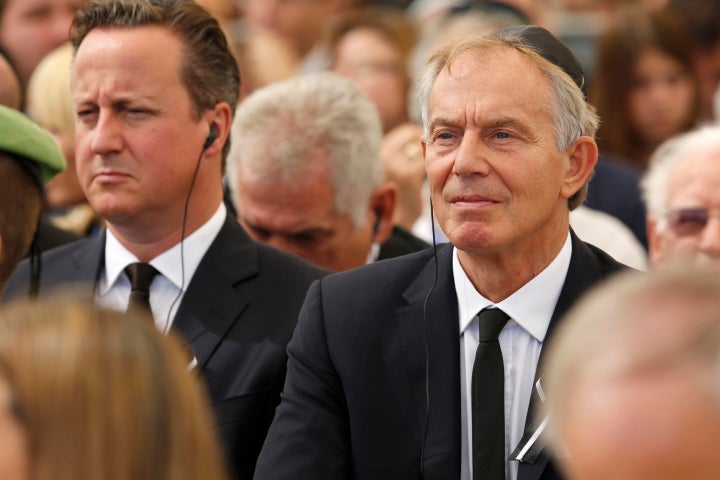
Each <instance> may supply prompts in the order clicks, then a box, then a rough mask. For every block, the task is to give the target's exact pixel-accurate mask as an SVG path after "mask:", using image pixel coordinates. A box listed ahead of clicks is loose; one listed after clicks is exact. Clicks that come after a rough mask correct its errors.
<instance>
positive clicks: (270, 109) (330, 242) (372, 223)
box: [227, 72, 429, 271]
mask: <svg viewBox="0 0 720 480" xmlns="http://www.w3.org/2000/svg"><path fill="white" fill-rule="evenodd" d="M232 138H233V146H232V148H231V149H230V155H229V158H228V175H227V178H228V183H229V186H230V189H231V191H232V193H233V199H234V201H235V205H236V207H237V212H238V220H239V221H240V223H241V224H242V225H243V226H244V227H245V229H246V230H247V232H248V233H249V234H250V236H251V237H253V238H254V239H255V240H258V241H262V242H265V243H268V244H269V245H272V246H274V247H277V248H280V249H282V250H286V251H288V252H292V253H295V254H297V255H300V256H302V257H304V258H306V259H308V260H310V261H312V262H314V263H316V264H317V265H320V266H322V267H325V268H329V269H331V270H336V271H342V270H348V269H350V268H354V267H358V266H361V265H364V264H366V263H370V262H372V261H374V260H382V259H385V258H390V257H397V256H400V255H404V254H406V253H412V252H416V251H418V250H423V249H425V248H427V247H429V245H428V244H427V243H425V242H424V241H423V240H421V239H419V238H417V237H415V236H413V235H412V234H411V233H410V232H408V231H407V230H404V229H402V228H400V227H398V226H395V225H393V214H394V212H395V207H396V202H397V186H396V185H395V184H394V183H390V182H386V181H385V171H384V168H383V162H382V160H381V158H380V143H381V141H382V129H381V123H380V117H379V115H378V112H377V108H376V107H375V105H374V104H373V103H372V102H371V101H370V99H369V98H368V97H367V96H366V95H365V94H364V93H363V92H362V90H361V89H360V88H359V87H358V86H357V85H356V84H355V82H353V81H352V80H350V79H347V78H344V77H341V76H339V75H336V74H334V73H329V72H325V73H320V74H307V75H301V76H298V77H296V78H292V79H290V80H286V81H284V82H279V83H275V84H272V85H269V86H267V87H265V88H262V89H260V90H257V91H255V92H254V93H253V94H252V95H250V96H248V97H247V98H246V99H244V100H243V102H242V103H241V104H240V105H239V106H238V109H237V112H236V114H235V121H234V123H233V127H232Z"/></svg>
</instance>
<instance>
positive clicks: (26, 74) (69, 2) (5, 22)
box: [0, 0, 85, 92]
mask: <svg viewBox="0 0 720 480" xmlns="http://www.w3.org/2000/svg"><path fill="white" fill-rule="evenodd" d="M84 3H85V0H3V1H2V2H0V50H1V51H2V52H4V54H5V55H6V56H7V57H8V60H10V63H11V64H12V65H13V67H14V68H15V71H16V72H17V75H18V77H19V79H20V85H21V86H22V91H23V92H24V91H25V88H26V87H27V83H28V81H29V80H30V75H31V74H32V72H33V70H35V67H36V66H37V64H38V63H40V60H42V58H43V57H44V56H45V55H47V54H48V53H49V52H50V51H52V50H53V49H55V48H56V47H59V46H60V45H62V44H63V43H65V42H67V41H68V39H69V36H68V35H69V32H70V23H71V22H72V18H73V15H74V14H75V12H76V11H77V10H78V9H79V8H80V7H81V6H82V5H83V4H84Z"/></svg>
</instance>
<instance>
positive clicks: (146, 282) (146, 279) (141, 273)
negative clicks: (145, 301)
mask: <svg viewBox="0 0 720 480" xmlns="http://www.w3.org/2000/svg"><path fill="white" fill-rule="evenodd" d="M125 273H126V274H127V276H128V278H129V279H130V286H131V289H132V291H134V292H144V293H147V292H149V291H150V284H151V283H152V281H153V278H155V275H157V274H158V273H159V272H158V271H157V270H155V267H153V266H152V265H150V264H149V263H140V262H138V263H131V264H130V265H128V266H127V267H125Z"/></svg>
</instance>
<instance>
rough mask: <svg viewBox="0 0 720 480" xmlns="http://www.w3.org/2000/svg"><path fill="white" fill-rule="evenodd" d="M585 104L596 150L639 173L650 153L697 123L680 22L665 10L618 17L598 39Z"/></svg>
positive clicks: (696, 96)
mask: <svg viewBox="0 0 720 480" xmlns="http://www.w3.org/2000/svg"><path fill="white" fill-rule="evenodd" d="M595 68H596V73H595V77H594V79H593V83H592V87H591V90H590V102H591V103H592V104H593V105H595V106H596V107H597V109H598V114H599V115H600V118H601V119H602V123H601V124H600V129H599V130H598V146H599V148H600V151H601V152H602V153H605V154H609V155H613V156H616V157H619V158H620V159H622V160H623V161H625V162H627V163H629V164H631V165H634V166H636V167H637V168H638V169H640V170H642V169H644V168H645V167H646V165H647V162H648V159H649V157H650V155H651V154H652V152H653V150H655V148H657V146H658V145H660V143H662V142H663V141H665V140H667V139H668V138H670V137H671V136H672V135H674V134H676V133H679V132H683V131H687V130H689V129H691V128H692V127H693V126H694V125H695V124H696V123H697V120H698V111H699V106H700V90H699V86H698V80H697V77H696V75H695V70H694V69H693V61H692V45H691V43H690V38H689V33H688V30H687V28H686V25H685V24H684V23H683V21H682V20H681V19H680V18H679V17H677V16H676V15H674V14H673V13H672V12H670V11H667V10H657V11H652V12H648V11H646V10H645V9H643V8H642V7H640V6H633V7H629V8H627V9H621V10H619V11H618V13H617V16H616V17H615V18H614V23H612V24H611V26H610V27H609V29H608V30H606V31H605V32H604V33H603V34H602V36H601V37H600V39H599V44H598V57H597V64H596V66H595Z"/></svg>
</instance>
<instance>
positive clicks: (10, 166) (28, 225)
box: [0, 152, 41, 292]
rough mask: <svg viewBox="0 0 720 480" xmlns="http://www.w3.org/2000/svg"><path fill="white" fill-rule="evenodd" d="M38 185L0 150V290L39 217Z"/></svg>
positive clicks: (18, 164) (17, 163)
mask: <svg viewBox="0 0 720 480" xmlns="http://www.w3.org/2000/svg"><path fill="white" fill-rule="evenodd" d="M39 188H40V186H39V185H38V182H37V180H36V179H35V178H33V176H32V175H31V174H30V172H29V171H28V170H27V169H26V168H25V167H23V166H22V165H21V164H20V163H19V162H18V161H17V160H16V159H15V158H14V157H12V156H10V155H9V154H7V153H3V152H0V205H2V208H0V235H1V236H2V247H1V250H2V254H0V292H2V289H3V286H4V285H5V282H6V281H7V279H8V278H9V277H10V274H12V272H13V270H15V267H16V266H17V264H18V263H19V262H20V260H22V259H23V257H24V256H25V254H27V252H28V249H29V248H30V244H31V243H32V239H33V235H34V234H35V230H36V228H37V224H38V219H39V218H40V201H41V193H40V190H39Z"/></svg>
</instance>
